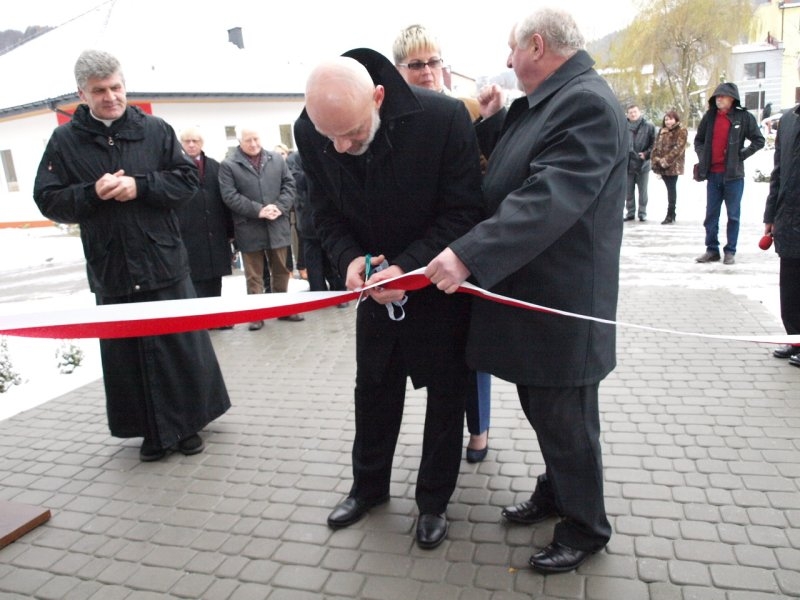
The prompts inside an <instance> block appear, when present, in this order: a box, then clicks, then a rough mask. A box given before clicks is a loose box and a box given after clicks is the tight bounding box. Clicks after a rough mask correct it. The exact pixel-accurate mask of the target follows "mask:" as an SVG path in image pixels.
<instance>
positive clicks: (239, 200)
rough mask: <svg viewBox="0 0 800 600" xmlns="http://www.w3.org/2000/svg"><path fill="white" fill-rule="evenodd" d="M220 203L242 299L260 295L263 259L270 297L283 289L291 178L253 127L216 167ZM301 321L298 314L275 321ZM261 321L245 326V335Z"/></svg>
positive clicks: (243, 132)
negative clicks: (229, 219) (235, 250)
mask: <svg viewBox="0 0 800 600" xmlns="http://www.w3.org/2000/svg"><path fill="white" fill-rule="evenodd" d="M219 188H220V191H221V192H222V200H223V202H225V204H227V205H228V208H230V209H231V211H232V212H233V228H234V235H235V237H236V245H237V246H238V247H239V252H241V253H242V263H243V265H244V275H245V279H246V282H247V293H248V294H263V293H264V260H267V261H268V264H269V275H270V283H271V286H272V291H273V292H285V291H286V290H287V289H288V287H289V277H290V276H291V274H290V273H289V269H288V268H287V267H286V255H287V253H288V249H289V244H290V243H291V240H292V234H291V228H290V224H289V211H290V210H291V208H292V203H293V202H294V196H295V190H296V188H295V183H294V177H292V174H291V173H290V172H289V167H288V166H286V161H285V160H283V158H282V157H281V155H280V154H278V153H277V152H271V151H269V150H264V148H262V147H261V136H260V135H259V133H258V131H256V130H255V129H253V128H249V127H247V128H242V129H241V130H240V131H239V147H238V148H237V149H236V150H234V151H233V153H232V154H231V155H230V156H229V157H228V158H226V159H225V160H224V161H222V164H221V165H220V167H219ZM278 318H279V319H281V320H285V321H302V320H303V316H302V315H288V316H285V317H278ZM263 326H264V321H254V322H253V323H250V331H256V330H258V329H261V328H262V327H263Z"/></svg>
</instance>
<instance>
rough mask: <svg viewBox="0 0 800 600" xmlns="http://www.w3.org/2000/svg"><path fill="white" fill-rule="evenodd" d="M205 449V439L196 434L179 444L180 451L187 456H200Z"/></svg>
mask: <svg viewBox="0 0 800 600" xmlns="http://www.w3.org/2000/svg"><path fill="white" fill-rule="evenodd" d="M205 447H206V445H205V443H204V442H203V438H201V437H200V436H199V435H197V434H196V433H195V434H194V435H190V436H189V437H187V438H185V439H182V440H181V441H180V442H178V450H180V452H181V454H185V455H186V456H192V455H193V454H200V453H201V452H202V451H203V450H204V449H205Z"/></svg>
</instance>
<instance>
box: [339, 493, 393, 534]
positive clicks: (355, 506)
mask: <svg viewBox="0 0 800 600" xmlns="http://www.w3.org/2000/svg"><path fill="white" fill-rule="evenodd" d="M388 501H389V496H388V495H386V496H383V497H382V498H378V499H377V500H359V499H358V498H354V497H353V496H348V497H347V498H345V500H344V501H343V502H340V503H339V504H337V505H336V508H334V509H333V510H332V511H331V514H329V515H328V527H330V528H331V529H341V528H342V527H347V526H349V525H352V524H353V523H355V522H356V521H358V520H360V519H361V518H362V517H363V516H364V515H366V514H367V512H369V509H370V508H372V507H373V506H378V505H379V504H383V503H384V502H388Z"/></svg>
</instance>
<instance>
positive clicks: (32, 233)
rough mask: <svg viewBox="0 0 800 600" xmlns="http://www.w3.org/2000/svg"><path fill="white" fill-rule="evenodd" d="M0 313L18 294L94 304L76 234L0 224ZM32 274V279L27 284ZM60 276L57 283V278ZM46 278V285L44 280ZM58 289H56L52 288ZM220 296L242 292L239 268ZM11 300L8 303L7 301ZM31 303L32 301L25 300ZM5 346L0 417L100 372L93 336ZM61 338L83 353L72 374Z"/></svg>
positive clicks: (296, 283)
mask: <svg viewBox="0 0 800 600" xmlns="http://www.w3.org/2000/svg"><path fill="white" fill-rule="evenodd" d="M0 256H2V257H3V259H2V263H1V266H0V313H2V312H3V311H4V310H5V311H8V312H10V311H12V310H13V308H14V306H15V305H16V304H18V303H19V302H20V301H21V298H23V297H25V298H31V299H32V300H33V301H35V302H36V303H37V307H41V308H42V309H43V310H45V309H47V308H48V307H52V308H53V309H63V308H79V307H87V306H94V304H95V302H94V295H93V294H91V293H90V292H89V288H88V284H87V283H86V273H85V270H84V264H85V262H84V258H83V247H82V246H81V241H80V238H79V237H78V236H77V235H75V234H73V233H70V232H69V231H68V230H67V229H65V228H61V227H34V228H29V229H13V228H5V229H0ZM72 263H74V265H75V266H76V268H74V269H72V270H71V271H70V272H69V273H63V272H59V273H58V275H57V276H56V275H53V276H50V274H49V273H50V272H52V271H55V270H56V267H57V266H59V265H69V264H72ZM31 273H35V274H37V275H38V277H36V276H34V278H35V281H34V282H33V283H28V279H29V278H30V277H31ZM56 278H57V279H58V286H56V285H55V283H54V281H55V279H56ZM48 282H50V284H48ZM55 288H57V289H55ZM304 289H308V283H307V282H305V281H302V280H296V279H292V280H290V283H289V291H290V292H295V291H302V290H304ZM222 293H223V295H226V296H228V295H237V294H244V293H245V283H244V276H243V275H242V274H241V271H236V272H235V273H234V275H231V276H230V277H224V278H223V292H222ZM9 301H11V302H9ZM24 302H25V303H26V304H28V305H29V304H30V301H24ZM0 337H2V339H5V341H6V344H7V346H8V356H9V358H10V360H11V364H12V367H13V370H14V371H15V372H16V373H18V374H19V376H20V378H21V382H20V384H19V385H13V386H11V387H10V388H9V389H8V390H7V391H6V392H4V393H0V420H2V419H7V418H9V417H12V416H14V415H15V414H17V413H20V412H22V411H25V410H28V409H30V408H33V407H35V406H38V405H39V404H42V403H43V402H47V401H48V400H51V399H53V398H57V397H58V396H61V395H63V394H66V393H68V392H70V391H72V390H74V389H76V388H79V387H81V386H83V385H86V384H87V383H90V382H92V381H95V380H96V379H99V378H100V377H102V375H103V372H102V368H101V364H100V344H99V342H98V341H97V340H96V339H79V340H52V339H40V338H27V337H18V336H0ZM65 343H72V344H75V346H77V347H78V348H80V349H81V351H82V352H83V354H84V357H83V362H82V363H81V365H80V366H79V367H78V368H77V369H75V371H74V372H73V373H70V374H63V373H60V372H59V367H58V359H57V357H56V353H57V352H58V351H59V350H60V349H61V347H62V346H63V345H64V344H65Z"/></svg>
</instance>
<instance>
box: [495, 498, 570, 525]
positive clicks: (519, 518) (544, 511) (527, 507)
mask: <svg viewBox="0 0 800 600" xmlns="http://www.w3.org/2000/svg"><path fill="white" fill-rule="evenodd" d="M557 514H558V513H557V512H556V511H555V509H554V508H552V507H550V506H539V505H538V504H536V503H535V502H534V501H533V500H525V502H520V503H519V504H515V505H514V506H506V507H505V508H504V509H503V512H502V515H503V516H504V517H505V518H506V519H508V520H509V521H513V522H514V523H523V524H525V525H532V524H534V523H539V522H540V521H544V520H545V519H549V518H550V517H555V516H556V515H557Z"/></svg>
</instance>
